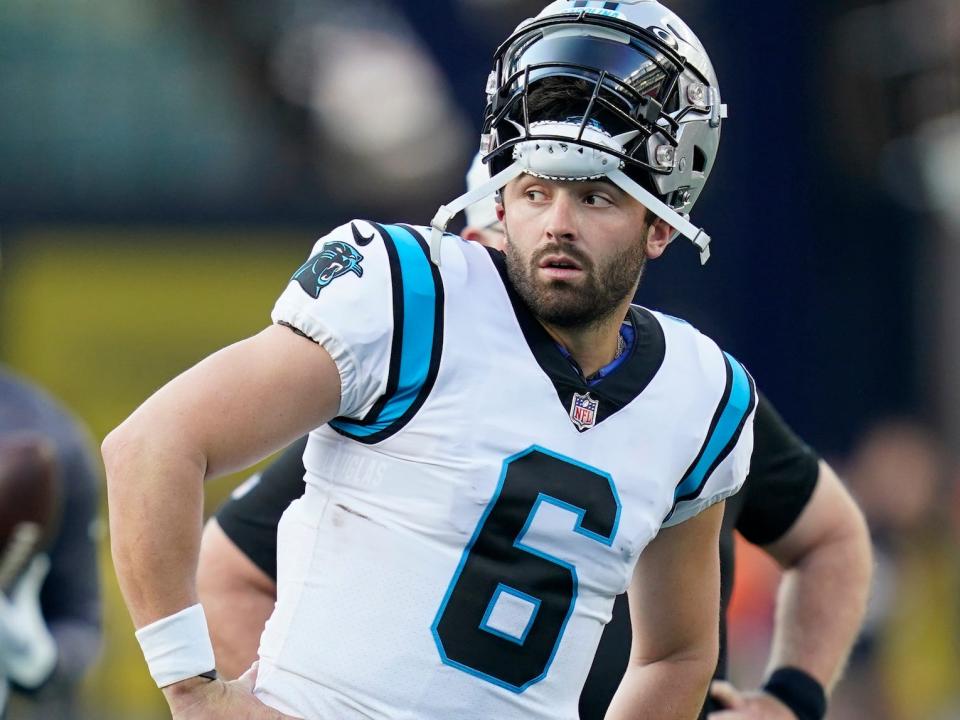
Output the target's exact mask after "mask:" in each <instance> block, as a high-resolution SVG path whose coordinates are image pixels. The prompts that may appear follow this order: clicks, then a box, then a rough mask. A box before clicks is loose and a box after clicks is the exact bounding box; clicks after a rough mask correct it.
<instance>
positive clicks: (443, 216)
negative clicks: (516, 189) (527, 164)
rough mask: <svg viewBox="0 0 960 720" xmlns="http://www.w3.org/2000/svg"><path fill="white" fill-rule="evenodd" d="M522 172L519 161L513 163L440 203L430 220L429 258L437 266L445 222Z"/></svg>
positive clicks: (445, 226) (491, 193) (445, 227)
mask: <svg viewBox="0 0 960 720" xmlns="http://www.w3.org/2000/svg"><path fill="white" fill-rule="evenodd" d="M523 172H524V169H523V166H522V165H520V163H514V164H513V165H511V166H510V167H508V168H507V169H506V170H504V171H502V172H499V173H497V174H496V175H494V176H493V177H492V178H490V179H489V180H488V181H487V182H485V183H483V184H482V185H480V186H478V187H475V188H473V189H472V190H468V191H467V192H465V193H464V194H463V195H461V196H460V197H458V198H457V199H456V200H454V201H452V202H451V203H450V204H449V205H441V206H440V209H439V210H437V214H436V215H434V216H433V220H431V221H430V227H431V231H430V260H431V261H433V263H434V264H435V265H437V266H439V265H440V245H441V242H440V241H441V240H442V239H443V233H444V232H445V231H446V229H447V224H448V223H449V222H450V221H451V220H452V219H453V218H454V217H455V216H456V214H457V213H458V212H460V211H462V210H466V209H467V208H468V207H470V206H471V205H473V204H474V203H476V202H480V201H481V200H483V199H484V198H487V197H489V196H490V195H493V194H494V193H495V192H497V191H498V190H499V189H500V188H502V187H503V186H504V185H506V184H507V183H508V182H510V181H511V180H513V179H514V178H516V177H519V176H520V175H522V174H523Z"/></svg>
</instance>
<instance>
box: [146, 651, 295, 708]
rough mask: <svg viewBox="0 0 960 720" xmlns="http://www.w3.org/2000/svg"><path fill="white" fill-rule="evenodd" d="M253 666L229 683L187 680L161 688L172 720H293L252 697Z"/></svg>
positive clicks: (197, 679)
mask: <svg viewBox="0 0 960 720" xmlns="http://www.w3.org/2000/svg"><path fill="white" fill-rule="evenodd" d="M256 679H257V665H256V663H254V664H253V667H251V668H250V669H249V670H247V672H245V673H244V674H243V675H242V676H240V677H239V678H238V679H237V680H233V681H232V682H224V681H223V680H207V679H206V678H189V679H187V680H183V681H181V682H178V683H174V684H173V685H169V686H167V687H165V688H163V694H164V696H166V698H167V703H168V704H169V705H170V712H171V714H172V717H173V720H297V718H294V717H293V716H291V715H284V714H283V713H282V712H280V711H279V710H274V709H273V708H271V707H267V706H266V705H264V704H263V703H262V702H260V701H259V700H258V699H257V698H256V696H255V695H254V694H253V686H254V683H255V682H256Z"/></svg>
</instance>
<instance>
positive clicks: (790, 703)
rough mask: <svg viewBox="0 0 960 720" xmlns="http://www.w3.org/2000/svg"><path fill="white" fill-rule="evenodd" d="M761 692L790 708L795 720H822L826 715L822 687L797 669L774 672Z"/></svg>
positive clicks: (825, 701) (824, 695)
mask: <svg viewBox="0 0 960 720" xmlns="http://www.w3.org/2000/svg"><path fill="white" fill-rule="evenodd" d="M763 691H764V692H765V693H768V694H770V695H773V696H774V697H775V698H776V699H777V700H779V701H780V702H782V703H783V704H784V705H786V706H787V707H788V708H790V710H791V711H792V712H793V714H794V715H796V716H797V720H823V717H824V715H826V714H827V694H826V693H825V692H824V690H823V685H821V684H820V683H819V682H817V680H816V678H814V677H812V676H811V675H810V674H809V673H805V672H804V671H803V670H800V669H798V668H794V667H785V668H779V669H777V670H774V672H773V674H772V675H771V676H770V677H769V678H768V679H767V682H766V683H765V684H764V686H763Z"/></svg>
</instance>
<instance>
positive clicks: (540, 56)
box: [503, 28, 680, 104]
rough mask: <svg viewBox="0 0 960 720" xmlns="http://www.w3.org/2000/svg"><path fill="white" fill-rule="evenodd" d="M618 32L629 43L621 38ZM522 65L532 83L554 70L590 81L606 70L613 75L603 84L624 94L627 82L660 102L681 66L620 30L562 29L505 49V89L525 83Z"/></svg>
mask: <svg viewBox="0 0 960 720" xmlns="http://www.w3.org/2000/svg"><path fill="white" fill-rule="evenodd" d="M618 36H619V37H618ZM621 37H622V38H623V40H629V42H624V41H622V40H621V39H620V38H621ZM527 68H529V78H530V82H531V84H532V83H533V82H534V81H536V80H540V79H542V78H545V77H550V76H556V75H566V76H572V77H580V78H583V79H586V80H592V81H594V82H595V81H596V80H597V78H598V77H599V75H600V73H601V72H603V71H605V72H606V74H607V77H608V78H609V77H611V76H612V78H611V79H612V80H615V82H610V80H608V81H607V82H606V83H605V84H606V85H607V87H608V88H609V89H611V90H613V91H614V92H616V93H617V94H618V95H621V96H624V95H625V93H624V89H623V88H624V87H626V88H629V89H630V90H632V91H633V92H634V93H636V94H637V95H639V96H640V97H648V98H653V99H655V100H657V101H659V102H660V103H661V104H663V103H664V102H665V99H666V98H665V97H664V95H666V94H668V93H670V92H671V91H672V89H673V88H674V86H675V83H674V80H675V79H676V77H677V75H678V74H679V72H680V68H679V67H677V65H676V64H674V62H673V61H671V60H670V59H669V58H668V57H667V56H666V55H665V54H664V53H663V52H662V51H661V50H660V49H658V48H657V47H655V46H654V45H652V44H649V43H646V42H643V41H641V40H638V39H636V38H631V37H628V36H627V35H624V34H621V33H610V34H609V36H607V35H584V34H582V33H579V32H573V31H567V30H565V29H564V28H559V29H551V30H546V31H544V32H543V33H542V34H541V33H533V34H532V36H531V37H529V38H527V39H522V40H520V41H519V42H518V43H517V44H516V45H515V46H514V49H513V50H512V51H511V52H509V53H508V56H507V58H506V63H505V66H504V71H505V77H504V78H503V79H504V81H508V82H509V85H510V87H509V91H508V92H509V94H512V93H513V92H514V91H515V90H516V89H518V88H519V87H520V86H521V85H522V84H523V83H524V81H525V77H526V72H525V71H526V70H527ZM627 94H629V93H627Z"/></svg>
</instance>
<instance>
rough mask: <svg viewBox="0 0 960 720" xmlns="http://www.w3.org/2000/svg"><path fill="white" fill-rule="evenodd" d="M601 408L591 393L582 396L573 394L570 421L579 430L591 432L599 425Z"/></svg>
mask: <svg viewBox="0 0 960 720" xmlns="http://www.w3.org/2000/svg"><path fill="white" fill-rule="evenodd" d="M599 408H600V401H599V400H594V399H593V398H592V397H590V393H586V394H585V395H581V394H580V393H574V394H573V402H572V403H571V404H570V419H571V420H573V424H574V425H575V426H576V428H577V430H579V431H580V432H583V431H584V430H589V429H590V428H592V427H593V426H594V425H596V423H597V410H598V409H599Z"/></svg>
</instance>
